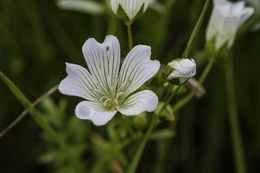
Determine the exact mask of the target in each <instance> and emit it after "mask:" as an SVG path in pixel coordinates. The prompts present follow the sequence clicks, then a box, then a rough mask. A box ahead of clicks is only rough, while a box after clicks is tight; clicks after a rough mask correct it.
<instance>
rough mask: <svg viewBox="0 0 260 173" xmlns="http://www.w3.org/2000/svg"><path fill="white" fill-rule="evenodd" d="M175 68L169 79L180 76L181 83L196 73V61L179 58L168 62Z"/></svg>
mask: <svg viewBox="0 0 260 173" xmlns="http://www.w3.org/2000/svg"><path fill="white" fill-rule="evenodd" d="M168 66H170V67H171V68H173V72H172V73H170V75H169V76H168V78H167V79H168V80H171V79H173V78H179V79H180V81H181V83H182V82H185V81H186V80H187V79H189V78H191V77H193V76H194V75H195V74H196V63H195V61H194V59H177V60H174V61H172V62H170V63H169V64H168Z"/></svg>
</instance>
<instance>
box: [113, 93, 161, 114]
mask: <svg viewBox="0 0 260 173" xmlns="http://www.w3.org/2000/svg"><path fill="white" fill-rule="evenodd" d="M157 104H158V97H157V95H156V94H155V93H154V92H152V91H150V90H144V91H141V92H138V93H135V94H133V95H131V96H130V97H129V98H127V99H126V100H125V103H124V104H123V105H122V107H121V108H118V111H119V112H121V113H122V114H124V115H138V114H140V113H142V112H144V111H147V112H152V111H154V110H155V109H156V107H157Z"/></svg>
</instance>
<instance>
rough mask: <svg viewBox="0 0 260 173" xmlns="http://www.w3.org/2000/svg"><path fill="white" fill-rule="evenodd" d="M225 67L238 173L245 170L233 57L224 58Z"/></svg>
mask: <svg viewBox="0 0 260 173" xmlns="http://www.w3.org/2000/svg"><path fill="white" fill-rule="evenodd" d="M225 67H226V69H225V75H226V92H227V99H228V109H229V118H230V127H231V133H232V143H233V149H234V157H235V158H234V159H235V165H236V170H237V172H238V173H246V172H247V171H246V163H245V158H244V151H243V144H242V140H241V133H240V128H239V122H238V113H237V103H236V95H235V81H234V71H233V59H232V57H231V56H230V57H227V58H226V62H225Z"/></svg>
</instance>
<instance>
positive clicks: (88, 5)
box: [57, 0, 105, 15]
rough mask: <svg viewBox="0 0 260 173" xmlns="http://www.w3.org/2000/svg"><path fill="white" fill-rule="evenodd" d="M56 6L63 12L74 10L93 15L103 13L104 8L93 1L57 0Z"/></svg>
mask: <svg viewBox="0 0 260 173" xmlns="http://www.w3.org/2000/svg"><path fill="white" fill-rule="evenodd" d="M57 5H58V6H59V7H60V8H62V9H64V10H75V11H81V12H85V13H89V14H95V15H100V14H102V13H104V12H105V8H104V6H103V5H102V4H101V3H98V2H96V1H93V0H57Z"/></svg>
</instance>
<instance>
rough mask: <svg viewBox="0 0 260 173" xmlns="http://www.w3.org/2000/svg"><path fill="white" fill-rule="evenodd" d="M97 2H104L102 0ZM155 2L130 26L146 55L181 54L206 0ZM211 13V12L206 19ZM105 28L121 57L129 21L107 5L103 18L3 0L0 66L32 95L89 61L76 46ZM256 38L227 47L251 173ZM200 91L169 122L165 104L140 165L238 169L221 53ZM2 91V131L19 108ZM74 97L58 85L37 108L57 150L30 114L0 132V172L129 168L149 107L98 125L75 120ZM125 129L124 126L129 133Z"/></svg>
mask: <svg viewBox="0 0 260 173" xmlns="http://www.w3.org/2000/svg"><path fill="white" fill-rule="evenodd" d="M97 1H98V2H99V3H104V4H105V0H103V1H101V0H97ZM157 3H158V4H157V5H156V4H155V5H153V6H152V8H151V9H150V10H148V11H147V12H146V13H145V15H143V16H142V17H140V18H139V19H138V20H137V22H136V23H134V25H133V33H134V43H135V44H147V45H150V46H151V47H152V57H153V58H155V59H159V60H160V61H161V62H162V63H164V64H166V63H167V62H168V61H169V60H171V59H173V58H179V57H180V56H181V54H182V52H183V51H184V49H185V47H186V44H187V41H188V39H189V37H190V34H191V32H192V29H193V28H194V25H195V24H196V22H197V19H198V17H199V15H200V12H201V10H202V7H203V4H204V1H202V0H192V1H191V0H160V1H157ZM208 17H209V13H208V15H207V16H206V21H207V19H208ZM206 24H207V22H204V23H203V25H202V30H201V31H200V32H199V35H198V37H197V40H196V42H195V45H194V47H193V50H192V53H191V56H192V58H195V59H196V61H197V62H199V66H198V68H199V69H198V73H200V71H201V69H202V68H203V67H204V65H205V59H206V58H207V55H205V53H204V52H203V48H204V46H205V45H204V42H205V29H206ZM107 34H115V35H117V36H118V38H119V41H120V45H121V52H122V56H125V55H126V54H127V51H128V50H127V49H128V45H127V33H126V28H125V26H124V25H123V24H122V23H121V22H120V20H118V19H116V18H115V17H114V15H113V14H112V12H111V11H109V9H108V8H107V7H106V13H104V14H103V15H92V14H86V13H80V12H74V11H70V10H61V9H59V8H58V7H57V4H56V1H54V0H41V1H40V0H38V1H34V0H1V1H0V38H1V42H0V69H1V71H3V72H4V73H5V74H7V76H9V77H10V78H11V79H12V81H15V83H16V84H17V86H19V88H20V89H21V90H22V91H23V92H24V93H25V94H26V96H27V97H28V98H30V99H31V100H34V99H36V98H37V97H38V96H39V95H41V94H42V93H44V92H46V91H47V90H48V89H49V88H51V87H53V86H54V85H56V84H58V83H59V81H60V80H61V79H63V78H64V77H65V75H66V74H65V62H73V63H76V64H81V65H83V66H85V62H84V58H83V56H82V53H81V46H82V44H83V43H84V41H85V40H86V39H87V38H89V37H95V38H96V39H97V40H98V41H103V39H104V37H105V36H106V35H107ZM259 43H260V32H259V31H250V32H246V33H244V34H243V35H241V36H240V37H239V38H238V39H237V40H236V42H235V46H234V47H233V49H232V54H233V56H234V63H235V81H236V88H235V89H236V93H237V101H238V108H239V110H238V111H239V122H240V127H241V131H242V139H243V143H244V150H245V156H246V161H247V167H248V172H258V170H259V168H258V164H259V162H260V107H259V105H260V78H259V77H258V74H260V68H259V66H260V49H259ZM158 80H160V79H158ZM152 82H153V81H152ZM157 83H159V82H158V81H157ZM205 88H206V89H207V95H206V96H205V97H204V98H202V99H200V100H198V99H194V100H193V101H192V102H190V103H189V104H188V105H187V106H186V107H185V108H184V109H182V110H180V111H179V112H178V113H176V115H175V117H174V121H170V122H169V121H167V119H169V118H172V117H169V116H172V115H170V114H172V112H171V107H169V108H168V107H167V112H166V111H165V112H164V116H163V117H161V119H160V124H159V125H158V127H157V128H156V130H154V132H153V134H152V135H151V139H152V140H150V141H149V143H148V145H147V146H146V148H145V151H144V154H143V156H142V158H141V162H140V164H139V167H138V172H153V173H161V172H180V173H186V172H187V173H190V172H193V173H196V172H198V173H208V172H210V173H219V172H228V173H230V172H234V162H233V160H234V159H233V154H232V152H233V150H232V144H231V137H230V136H231V134H230V127H229V119H228V111H227V102H226V93H225V78H224V60H220V61H218V62H217V64H216V65H215V67H214V69H213V71H212V72H211V74H210V76H209V77H208V79H207V80H206V83H205ZM166 89H168V88H167V86H164V87H161V86H158V87H156V88H154V90H155V91H156V93H157V94H158V95H159V96H160V98H162V99H161V100H162V101H164V100H165V98H167V96H168V93H167V92H166ZM183 92H185V91H183ZM182 95H183V93H180V96H182ZM0 98H1V99H0V105H1V106H0V129H4V127H6V126H7V125H8V124H9V123H10V122H11V121H12V120H13V119H15V118H16V117H17V116H18V115H19V113H20V112H21V111H22V110H23V108H22V107H21V106H20V104H19V102H18V101H17V100H16V99H15V97H14V96H13V95H12V94H11V92H10V91H9V90H8V88H7V87H6V86H5V85H4V83H3V82H2V81H1V82H0ZM177 99H179V97H178V98H177ZM79 100H80V99H78V98H72V97H67V96H61V95H60V94H59V93H58V92H57V93H55V94H54V95H53V96H52V98H48V99H47V100H45V101H44V102H43V103H42V104H41V106H39V107H37V108H38V109H39V110H40V111H41V112H42V113H43V114H44V115H45V116H46V118H47V119H48V120H49V122H50V123H51V125H52V126H53V128H54V129H55V130H56V131H57V133H58V134H59V136H60V137H61V139H62V143H63V147H62V148H61V147H59V146H57V145H56V144H55V143H54V142H53V141H52V140H51V139H50V137H49V136H48V135H47V134H45V133H44V132H43V131H42V130H41V129H39V128H38V127H37V125H36V124H35V122H34V121H33V120H32V118H31V117H30V116H27V117H26V118H24V119H23V120H22V121H21V122H20V123H19V124H18V125H17V126H16V127H15V128H14V129H12V130H11V131H10V132H9V133H8V134H6V135H5V136H4V137H3V138H1V139H0V156H1V157H0V172H3V173H5V172H6V173H7V172H8V173H11V172H26V173H30V172H65V173H66V172H69V173H70V172H72V173H73V172H74V171H75V170H77V172H86V170H89V171H92V172H122V170H125V168H126V167H127V165H128V164H129V161H130V159H131V157H132V156H133V154H134V152H135V151H136V148H137V145H138V142H139V141H140V139H141V138H142V137H143V132H144V131H145V130H146V126H147V123H148V121H149V114H143V115H142V116H139V117H130V118H128V117H123V116H118V115H117V116H116V117H115V118H114V119H113V120H112V121H111V122H110V123H109V125H108V126H103V127H98V128H97V127H95V126H93V125H92V123H91V122H89V121H81V120H78V119H76V118H75V116H74V108H75V105H76V103H78V101H79ZM168 114H169V115H168ZM157 123H158V122H157ZM131 124H133V126H131ZM125 126H130V127H129V128H128V131H125V128H123V127H125ZM126 156H127V157H126Z"/></svg>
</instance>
